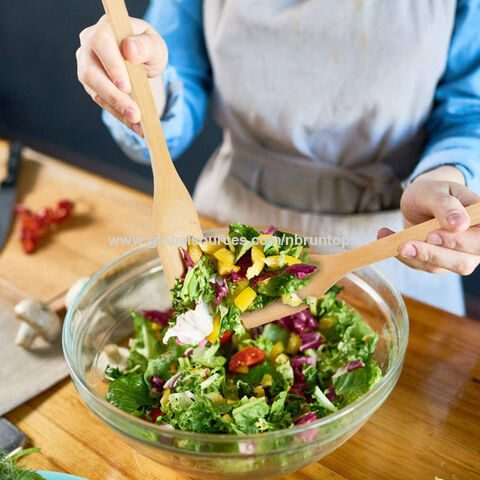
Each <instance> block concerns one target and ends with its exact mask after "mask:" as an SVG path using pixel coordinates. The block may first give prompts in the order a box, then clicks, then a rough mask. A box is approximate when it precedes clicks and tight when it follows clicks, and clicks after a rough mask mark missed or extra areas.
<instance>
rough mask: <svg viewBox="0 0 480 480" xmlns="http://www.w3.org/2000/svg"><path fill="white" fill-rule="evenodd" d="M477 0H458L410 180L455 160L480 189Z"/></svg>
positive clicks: (471, 183)
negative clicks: (442, 69) (421, 146)
mask: <svg viewBox="0 0 480 480" xmlns="http://www.w3.org/2000/svg"><path fill="white" fill-rule="evenodd" d="M479 26H480V0H458V1H457V11H456V17H455V26H454V30H453V34H452V39H451V42H450V49H449V53H448V59H447V65H446V69H445V72H444V75H443V78H442V79H441V81H440V83H439V85H438V86H437V89H436V92H435V106H434V109H433V111H432V113H431V115H430V117H429V119H428V121H427V130H428V134H429V141H428V143H427V145H426V148H425V151H424V153H423V156H422V158H421V160H420V162H419V164H418V165H417V167H416V168H415V170H414V171H413V173H412V175H411V177H410V178H411V179H414V178H415V177H416V176H418V175H420V174H421V173H425V172H427V171H429V170H432V169H434V168H437V167H439V166H442V165H454V166H456V167H457V168H459V169H460V170H461V171H462V173H463V175H464V176H465V179H466V182H467V185H468V187H469V188H471V189H472V190H473V191H475V192H476V193H477V194H480V37H479Z"/></svg>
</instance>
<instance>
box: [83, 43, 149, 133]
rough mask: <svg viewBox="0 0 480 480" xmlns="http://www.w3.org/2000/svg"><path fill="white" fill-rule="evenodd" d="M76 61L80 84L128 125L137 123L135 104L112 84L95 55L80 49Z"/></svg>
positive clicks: (138, 118)
mask: <svg viewBox="0 0 480 480" xmlns="http://www.w3.org/2000/svg"><path fill="white" fill-rule="evenodd" d="M77 59H78V78H79V80H80V82H81V83H82V84H83V85H84V86H85V87H88V88H89V89H90V90H93V91H94V92H95V93H96V95H98V96H99V97H100V98H102V99H103V100H104V101H105V102H106V103H107V104H109V105H111V106H112V107H113V108H114V109H115V110H117V111H118V112H119V113H120V114H122V115H124V116H125V117H126V119H127V120H128V121H129V122H130V123H132V124H135V123H138V122H139V121H140V111H139V109H138V107H137V104H136V103H135V101H134V100H133V99H132V97H130V95H128V94H126V93H124V92H121V91H120V90H119V89H118V88H117V87H116V86H115V85H114V84H113V83H112V81H111V80H110V78H109V77H108V76H107V74H106V72H105V70H104V68H103V66H102V65H101V63H100V61H99V60H98V58H97V56H96V55H95V53H94V52H93V51H92V50H86V49H83V51H82V49H80V52H79V53H78V54H77Z"/></svg>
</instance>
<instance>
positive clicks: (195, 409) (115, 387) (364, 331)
mask: <svg viewBox="0 0 480 480" xmlns="http://www.w3.org/2000/svg"><path fill="white" fill-rule="evenodd" d="M294 237H295V242H294V241H293V240H294ZM298 238H300V237H298V236H294V235H292V234H290V233H286V232H281V231H278V230H276V229H275V228H273V227H270V228H269V229H268V230H267V231H266V232H259V231H257V230H256V229H254V228H253V227H250V226H247V225H241V224H232V225H230V230H229V235H228V237H226V238H225V239H224V241H223V242H217V241H210V242H204V243H201V244H193V243H192V244H191V245H189V247H188V250H183V255H184V261H185V273H184V275H183V276H182V277H181V278H179V279H177V282H176V284H175V286H174V287H173V288H172V309H171V310H170V311H167V312H161V311H156V310H148V311H143V312H134V311H132V317H133V324H134V328H135V337H134V338H132V339H131V340H130V343H129V349H128V350H126V352H127V355H126V358H125V359H124V360H125V361H124V362H121V363H120V364H117V365H116V364H115V363H114V362H112V363H110V364H109V365H108V366H107V367H106V369H105V377H106V379H107V380H108V381H109V388H108V391H107V393H106V396H105V398H106V400H107V401H108V402H110V403H111V404H113V405H115V406H116V407H118V408H120V409H121V410H124V411H125V412H127V413H130V414H132V415H134V416H137V417H140V418H143V419H145V420H147V421H149V422H154V423H157V424H161V425H163V426H164V428H167V429H180V430H188V431H193V432H203V433H232V434H251V433H260V432H266V431H272V430H278V429H283V428H289V427H291V426H293V425H300V424H306V423H310V422H313V421H315V420H316V419H318V418H320V417H323V416H325V415H328V414H330V413H332V412H336V411H337V410H338V409H341V408H343V407H345V406H346V405H348V404H350V403H351V402H353V401H355V400H356V399H358V398H359V397H361V396H362V395H364V394H365V393H366V392H368V391H369V390H370V389H371V388H372V387H373V386H374V385H375V384H376V383H377V382H378V381H379V380H380V379H381V377H382V372H381V370H380V367H379V366H378V364H377V363H376V361H375V360H374V358H373V356H374V352H375V346H376V343H377V340H378V336H377V334H376V333H375V332H374V331H373V330H372V329H371V328H370V326H369V325H368V324H367V323H366V322H365V321H364V320H363V319H362V317H361V316H360V315H359V314H358V313H357V312H356V311H354V310H353V309H352V308H350V307H349V306H348V305H347V304H346V303H345V302H344V301H342V300H340V299H339V298H338V293H339V291H340V290H341V289H340V288H339V287H336V286H335V287H333V288H331V289H330V290H329V291H328V292H327V293H326V294H325V295H324V296H323V297H321V298H313V297H309V298H307V299H305V300H301V299H300V298H299V297H298V296H297V293H296V292H297V291H298V290H299V289H300V288H302V287H303V286H305V285H306V284H307V282H308V281H309V277H310V276H311V274H312V273H313V272H314V271H315V269H316V267H315V266H314V265H310V264H308V257H307V255H306V253H305V250H306V249H307V248H308V245H307V243H306V242H305V241H304V240H303V239H302V241H301V242H298ZM279 299H281V301H283V302H285V303H287V304H289V305H299V304H300V303H301V302H302V301H304V302H305V309H304V310H302V311H301V312H299V313H296V314H294V315H290V316H288V317H284V318H282V319H280V320H278V321H276V322H273V323H270V324H268V325H266V326H264V327H258V328H255V329H250V330H246V329H245V328H244V327H243V325H242V323H241V321H240V316H241V314H242V313H243V312H245V311H249V310H254V309H259V308H264V307H265V306H266V305H268V304H269V303H270V302H274V301H276V300H279Z"/></svg>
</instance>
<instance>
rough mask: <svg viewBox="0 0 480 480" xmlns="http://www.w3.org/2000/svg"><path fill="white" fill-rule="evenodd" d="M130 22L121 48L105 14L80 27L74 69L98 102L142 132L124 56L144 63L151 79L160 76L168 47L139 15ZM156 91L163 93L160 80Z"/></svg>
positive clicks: (138, 132) (119, 118) (165, 61)
mask: <svg viewBox="0 0 480 480" xmlns="http://www.w3.org/2000/svg"><path fill="white" fill-rule="evenodd" d="M131 22H132V28H133V33H134V35H133V36H131V37H129V38H126V39H125V40H124V41H123V42H122V44H121V45H120V48H118V46H117V42H116V40H115V36H114V34H113V31H112V29H111V27H110V25H109V23H108V21H107V18H106V16H105V15H104V16H103V17H102V18H100V20H99V21H98V23H97V24H95V25H93V26H91V27H88V28H86V29H85V30H83V31H82V32H81V33H80V48H79V49H78V50H77V53H76V56H77V67H78V70H77V71H78V79H79V80H80V83H81V84H82V85H83V87H84V88H85V90H86V91H87V93H88V94H89V95H90V96H91V97H92V98H93V100H94V101H95V102H96V103H98V105H100V106H101V107H102V108H103V109H105V110H107V111H108V112H110V113H111V114H112V115H113V116H114V117H115V118H117V119H118V120H120V121H121V122H122V123H124V124H125V125H127V126H128V127H129V128H131V129H132V130H133V131H134V132H135V133H137V134H138V135H141V136H143V132H142V129H141V127H140V123H139V122H140V110H139V108H138V105H137V103H136V102H135V101H134V100H133V98H132V97H131V95H130V93H131V85H130V81H129V78H128V73H127V68H126V66H125V60H124V59H126V60H129V61H130V62H132V63H135V64H144V65H145V67H146V70H147V75H148V77H149V78H150V79H154V78H160V80H161V77H160V75H161V73H162V72H163V70H164V69H165V67H166V65H167V60H168V50H167V46H166V44H165V42H164V40H163V39H162V37H161V36H160V35H159V34H158V33H157V32H156V31H155V29H154V28H153V27H152V26H151V25H150V24H148V23H147V22H145V21H143V20H140V19H138V18H131ZM154 93H155V89H154ZM157 94H159V95H161V96H163V97H164V90H163V82H162V88H161V89H158V91H157ZM156 100H158V99H156ZM156 103H157V102H156Z"/></svg>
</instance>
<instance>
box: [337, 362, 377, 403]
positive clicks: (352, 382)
mask: <svg viewBox="0 0 480 480" xmlns="http://www.w3.org/2000/svg"><path fill="white" fill-rule="evenodd" d="M381 378H382V371H381V370H380V367H379V366H378V365H377V362H375V360H373V359H372V360H370V361H369V362H368V363H367V364H366V365H365V367H364V368H357V369H356V370H354V371H353V372H350V373H346V374H345V375H340V376H339V377H336V378H334V379H333V385H334V387H335V393H336V394H337V395H339V396H341V397H343V399H344V401H345V402H346V403H352V402H354V401H355V400H357V399H358V398H360V397H361V396H363V395H365V393H367V392H368V391H369V390H371V388H372V387H373V386H374V385H375V384H376V383H377V382H378V381H379V380H380V379H381Z"/></svg>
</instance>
